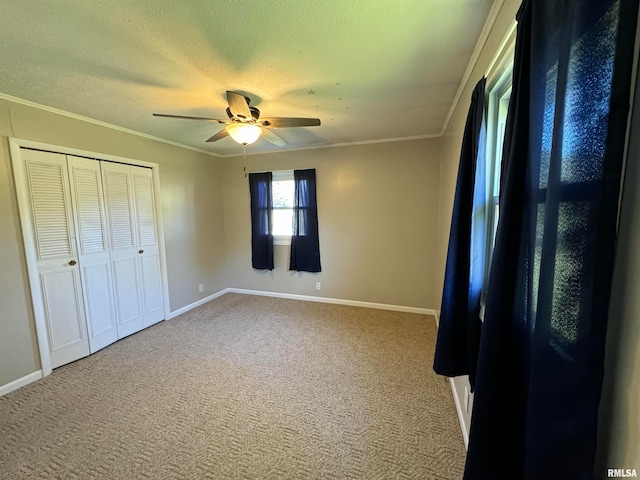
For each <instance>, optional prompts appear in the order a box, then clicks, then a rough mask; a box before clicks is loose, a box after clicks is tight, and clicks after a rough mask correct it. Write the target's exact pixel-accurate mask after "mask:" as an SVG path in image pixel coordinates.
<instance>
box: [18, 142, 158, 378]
mask: <svg viewBox="0 0 640 480" xmlns="http://www.w3.org/2000/svg"><path fill="white" fill-rule="evenodd" d="M21 156H22V158H23V161H24V162H25V173H26V179H27V184H26V185H23V186H21V187H20V188H26V192H27V195H26V197H27V198H28V210H29V214H30V216H31V219H30V220H31V221H30V224H31V225H32V231H33V237H34V242H35V252H36V257H37V270H38V277H39V278H38V280H39V286H40V290H41V293H42V306H43V310H44V312H43V314H44V317H45V324H46V327H47V336H48V338H47V340H48V344H49V350H50V356H51V366H52V368H56V367H59V366H61V365H64V364H66V363H69V362H72V361H74V360H77V359H79V358H82V357H84V356H86V355H89V354H90V353H94V352H96V351H98V350H100V349H101V348H104V347H106V346H107V345H109V344H111V343H113V342H115V341H116V340H118V339H119V338H123V337H125V336H127V335H131V334H132V333H135V332H137V331H139V330H142V329H143V328H145V327H148V326H150V325H152V324H154V323H157V322H159V321H161V320H163V319H164V303H163V295H162V291H163V288H162V276H161V270H160V256H159V249H158V230H157V222H156V207H155V202H154V198H155V196H154V183H153V171H152V170H151V169H150V168H145V167H138V166H132V165H125V164H119V163H111V162H106V161H99V160H93V159H88V158H81V157H76V156H71V155H63V154H59V153H51V152H43V151H38V150H29V149H25V148H23V149H21Z"/></svg>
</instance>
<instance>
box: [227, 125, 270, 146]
mask: <svg viewBox="0 0 640 480" xmlns="http://www.w3.org/2000/svg"><path fill="white" fill-rule="evenodd" d="M225 129H226V130H227V133H228V134H229V136H230V137H231V138H232V139H233V140H234V141H236V142H238V143H239V144H240V145H251V144H252V143H253V142H255V141H256V140H257V139H258V137H260V134H261V133H262V129H261V128H260V127H259V126H257V125H253V124H252V123H232V124H231V125H227V126H226V127H225Z"/></svg>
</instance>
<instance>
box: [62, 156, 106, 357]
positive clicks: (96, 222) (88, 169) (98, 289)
mask: <svg viewBox="0 0 640 480" xmlns="http://www.w3.org/2000/svg"><path fill="white" fill-rule="evenodd" d="M67 164H68V167H69V180H70V185H71V200H72V203H73V206H74V208H73V211H74V218H75V225H76V230H77V238H78V249H79V254H78V258H79V260H80V278H81V280H82V286H83V291H84V304H85V314H86V317H87V327H88V333H89V346H90V348H91V353H94V352H96V351H98V350H100V349H101V348H104V347H106V346H107V345H109V344H111V343H113V342H115V341H116V340H118V330H117V321H116V313H115V304H114V293H113V279H112V275H111V262H110V254H109V246H108V243H109V236H108V234H107V233H108V232H107V221H106V213H105V208H104V198H103V194H102V181H101V180H102V178H101V173H100V162H99V161H97V160H91V159H88V158H80V157H74V156H67Z"/></svg>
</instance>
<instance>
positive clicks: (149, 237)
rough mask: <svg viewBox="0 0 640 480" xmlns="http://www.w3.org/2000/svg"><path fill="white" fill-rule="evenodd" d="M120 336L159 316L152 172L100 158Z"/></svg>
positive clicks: (160, 317)
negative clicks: (102, 160) (103, 160)
mask: <svg viewBox="0 0 640 480" xmlns="http://www.w3.org/2000/svg"><path fill="white" fill-rule="evenodd" d="M101 168H102V181H103V184H104V193H105V205H106V207H107V218H108V222H109V232H110V244H111V264H112V271H113V277H114V288H115V298H116V310H117V313H118V332H119V335H120V338H122V337H124V336H126V335H130V334H132V333H134V332H137V331H138V330H141V329H142V328H144V327H147V326H149V325H152V324H154V323H157V322H159V321H160V320H162V319H163V317H164V313H163V302H162V282H161V276H160V259H159V253H158V238H157V229H156V213H155V204H154V201H153V199H154V194H153V179H152V172H151V170H150V169H148V168H144V167H136V166H130V165H123V164H118V163H110V162H101Z"/></svg>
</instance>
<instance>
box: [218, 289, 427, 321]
mask: <svg viewBox="0 0 640 480" xmlns="http://www.w3.org/2000/svg"><path fill="white" fill-rule="evenodd" d="M227 290H228V293H240V294H242V295H258V296H262V297H275V298H287V299H289V300H303V301H306V302H319V303H333V304H336V305H348V306H351V307H364V308H375V309H377V310H391V311H394V312H406V313H419V314H421V315H435V313H436V312H435V310H431V309H429V308H418V307H406V306H403V305H389V304H386V303H371V302H361V301H359V300H344V299H341V298H329V297H314V296H311V295H298V294H294V293H279V292H267V291H264V290H247V289H244V288H228V289H227Z"/></svg>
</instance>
